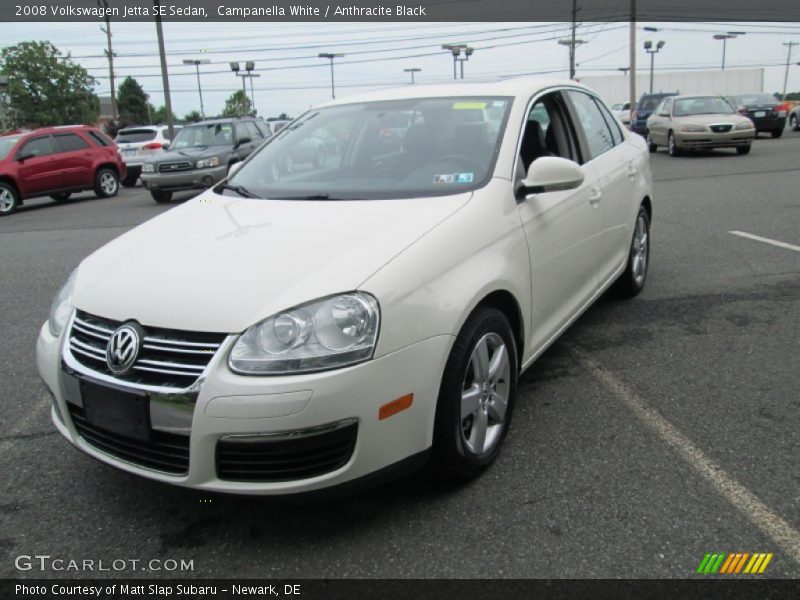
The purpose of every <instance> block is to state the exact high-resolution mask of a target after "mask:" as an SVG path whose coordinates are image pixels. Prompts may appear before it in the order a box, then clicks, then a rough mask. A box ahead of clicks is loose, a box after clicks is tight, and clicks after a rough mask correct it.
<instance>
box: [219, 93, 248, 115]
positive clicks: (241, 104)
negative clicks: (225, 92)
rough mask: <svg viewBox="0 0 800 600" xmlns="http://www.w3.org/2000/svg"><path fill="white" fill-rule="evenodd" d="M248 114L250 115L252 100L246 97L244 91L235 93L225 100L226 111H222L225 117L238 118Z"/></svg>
mask: <svg viewBox="0 0 800 600" xmlns="http://www.w3.org/2000/svg"><path fill="white" fill-rule="evenodd" d="M248 114H250V99H249V98H248V97H247V96H245V94H244V92H243V91H242V90H239V91H237V92H234V93H233V94H231V95H230V97H229V98H228V99H227V100H225V109H224V110H223V111H222V116H223V117H236V116H239V115H248Z"/></svg>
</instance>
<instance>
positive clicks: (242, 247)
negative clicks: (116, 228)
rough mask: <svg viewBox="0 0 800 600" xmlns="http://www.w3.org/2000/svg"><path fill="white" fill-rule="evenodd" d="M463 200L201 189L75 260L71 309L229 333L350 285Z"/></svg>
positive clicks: (355, 284)
mask: <svg viewBox="0 0 800 600" xmlns="http://www.w3.org/2000/svg"><path fill="white" fill-rule="evenodd" d="M470 197H471V194H470V193H464V194H458V195H454V196H445V197H437V198H418V199H404V200H370V201H291V200H285V201H276V200H250V199H240V198H230V197H227V196H220V195H217V194H216V193H214V192H212V191H208V192H205V193H204V194H202V195H201V196H198V197H197V198H194V199H193V200H190V201H189V202H187V203H186V204H184V205H182V206H179V207H177V208H175V209H173V210H170V211H168V212H166V213H164V214H162V215H160V216H158V217H156V218H154V219H151V220H150V221H147V222H146V223H144V224H142V225H140V226H139V227H136V228H135V229H132V230H131V231H129V232H127V233H125V234H123V235H122V236H121V237H119V238H117V239H116V240H113V241H112V242H110V243H109V244H107V245H106V246H104V247H102V248H100V249H99V250H97V251H96V252H95V253H93V254H91V255H90V256H89V257H88V258H86V259H85V260H84V261H83V262H82V263H81V265H80V267H79V269H78V274H77V279H76V281H75V288H74V291H73V303H74V305H75V306H76V308H78V309H80V310H84V311H86V312H89V313H91V314H96V315H98V316H103V317H107V318H110V319H114V320H117V321H125V320H128V319H135V320H136V321H139V322H140V323H141V324H143V325H149V326H153V327H165V328H169V329H184V330H191V331H209V332H223V333H235V332H240V331H243V330H244V329H246V328H247V327H249V326H251V325H253V324H254V323H256V322H258V321H260V320H262V319H264V318H266V317H269V316H270V315H272V314H274V313H276V312H279V311H282V310H285V309H288V308H291V307H293V306H296V305H298V304H303V303H305V302H308V301H311V300H315V299H317V298H321V297H323V296H328V295H331V294H336V293H338V292H347V291H352V290H355V289H357V288H358V286H359V285H360V284H361V283H362V282H363V281H365V280H366V279H367V278H368V277H369V276H370V275H372V274H373V273H374V272H375V271H377V270H378V269H379V268H381V267H382V266H383V265H385V264H386V263H387V262H389V261H390V260H391V259H392V258H394V257H395V256H397V255H398V254H399V253H401V252H402V251H403V250H404V249H406V248H407V247H408V246H410V245H411V244H413V243H414V242H415V241H416V240H418V239H420V238H421V237H422V236H424V235H426V234H427V233H428V232H430V231H431V230H432V229H433V228H435V227H436V226H437V225H438V224H439V223H441V222H442V221H444V220H445V219H447V218H448V217H449V216H450V215H452V214H453V213H454V212H455V211H457V210H458V209H459V208H461V207H462V206H464V204H465V203H466V202H467V201H468V200H469V198H470ZM365 291H369V290H365Z"/></svg>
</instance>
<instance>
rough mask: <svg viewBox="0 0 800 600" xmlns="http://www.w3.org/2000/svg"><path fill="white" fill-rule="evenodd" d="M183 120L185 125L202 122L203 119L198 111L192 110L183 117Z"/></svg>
mask: <svg viewBox="0 0 800 600" xmlns="http://www.w3.org/2000/svg"><path fill="white" fill-rule="evenodd" d="M183 120H184V121H186V122H187V123H197V122H198V121H202V120H203V117H202V115H201V114H200V113H199V112H198V111H196V110H192V111H189V112H188V113H186V114H185V115H183Z"/></svg>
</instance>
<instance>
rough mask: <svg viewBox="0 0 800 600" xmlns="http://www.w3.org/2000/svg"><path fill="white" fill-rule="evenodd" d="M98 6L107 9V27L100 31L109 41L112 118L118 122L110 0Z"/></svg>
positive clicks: (108, 55)
mask: <svg viewBox="0 0 800 600" xmlns="http://www.w3.org/2000/svg"><path fill="white" fill-rule="evenodd" d="M97 6H98V7H99V8H103V9H105V21H106V28H105V29H103V28H102V27H101V28H100V31H102V32H103V33H105V34H106V40H107V41H108V48H107V49H106V56H107V57H108V79H109V81H110V82H111V120H112V121H113V122H114V123H116V121H117V118H118V117H119V115H118V113H117V92H116V88H115V87H114V50H113V49H112V47H111V15H110V14H109V10H108V0H97Z"/></svg>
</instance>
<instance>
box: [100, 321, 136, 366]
mask: <svg viewBox="0 0 800 600" xmlns="http://www.w3.org/2000/svg"><path fill="white" fill-rule="evenodd" d="M140 340H141V336H140V334H139V331H138V329H137V328H136V327H135V326H134V325H133V324H130V325H129V324H126V325H121V326H120V327H118V328H117V330H116V331H114V333H112V334H111V339H109V340H108V344H107V345H106V364H108V368H109V369H111V372H112V373H114V374H115V375H123V374H125V373H127V372H128V371H129V370H130V369H131V367H132V366H133V363H134V362H136V358H137V357H138V356H139V344H140V343H141V342H140Z"/></svg>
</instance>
